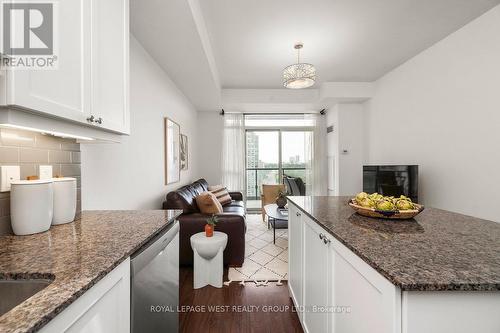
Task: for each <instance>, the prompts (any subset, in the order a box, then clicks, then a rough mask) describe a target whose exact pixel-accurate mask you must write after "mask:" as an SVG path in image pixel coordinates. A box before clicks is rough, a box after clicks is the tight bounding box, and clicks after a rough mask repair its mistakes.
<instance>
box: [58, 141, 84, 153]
mask: <svg viewBox="0 0 500 333" xmlns="http://www.w3.org/2000/svg"><path fill="white" fill-rule="evenodd" d="M61 149H62V150H66V151H80V144H79V143H77V142H76V140H70V139H62V140H61Z"/></svg>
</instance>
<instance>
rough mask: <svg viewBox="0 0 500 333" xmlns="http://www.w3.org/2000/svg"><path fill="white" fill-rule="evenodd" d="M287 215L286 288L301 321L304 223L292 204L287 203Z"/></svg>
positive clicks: (300, 214)
mask: <svg viewBox="0 0 500 333" xmlns="http://www.w3.org/2000/svg"><path fill="white" fill-rule="evenodd" d="M288 216H289V222H288V288H289V292H290V297H291V298H292V300H293V302H294V304H295V306H296V307H297V308H298V310H299V311H298V312H297V314H298V316H299V318H300V319H301V321H302V315H303V312H302V311H300V310H301V308H302V307H303V305H304V303H303V300H302V289H303V280H304V276H303V267H302V263H303V252H302V249H303V248H304V246H303V234H304V224H303V223H302V213H301V212H300V211H299V210H298V209H297V208H296V207H295V206H294V205H291V204H289V212H288Z"/></svg>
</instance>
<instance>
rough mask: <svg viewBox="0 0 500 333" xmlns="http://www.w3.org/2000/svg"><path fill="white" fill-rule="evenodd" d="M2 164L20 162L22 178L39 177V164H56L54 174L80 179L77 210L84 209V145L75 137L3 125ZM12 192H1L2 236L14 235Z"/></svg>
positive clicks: (0, 221) (0, 155)
mask: <svg viewBox="0 0 500 333" xmlns="http://www.w3.org/2000/svg"><path fill="white" fill-rule="evenodd" d="M0 165H19V166H20V170H21V179H26V177H28V176H33V175H37V176H38V173H39V172H38V166H39V165H52V172H53V175H54V176H56V175H62V176H67V177H75V178H76V179H77V188H78V189H77V200H78V201H77V211H80V210H81V174H80V144H78V143H77V142H76V140H74V139H63V138H57V137H53V136H50V135H45V134H41V133H35V132H28V131H22V130H12V129H5V128H0ZM9 197H10V192H0V235H4V234H11V233H12V229H11V227H10V198H9Z"/></svg>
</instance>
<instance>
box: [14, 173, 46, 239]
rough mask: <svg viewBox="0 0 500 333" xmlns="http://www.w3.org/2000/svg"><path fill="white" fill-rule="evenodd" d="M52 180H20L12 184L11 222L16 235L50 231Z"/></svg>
mask: <svg viewBox="0 0 500 333" xmlns="http://www.w3.org/2000/svg"><path fill="white" fill-rule="evenodd" d="M53 198H54V194H53V183H52V180H50V179H46V180H19V181H14V182H12V183H11V190H10V220H11V225H12V231H14V234H16V235H31V234H36V233H39V232H44V231H47V230H49V228H50V224H51V222H52V215H53Z"/></svg>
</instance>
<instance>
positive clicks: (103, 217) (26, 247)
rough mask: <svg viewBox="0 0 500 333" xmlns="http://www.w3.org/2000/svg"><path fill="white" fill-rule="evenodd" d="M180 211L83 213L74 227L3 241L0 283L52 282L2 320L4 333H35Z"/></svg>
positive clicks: (3, 238) (1, 326)
mask: <svg viewBox="0 0 500 333" xmlns="http://www.w3.org/2000/svg"><path fill="white" fill-rule="evenodd" d="M180 213H182V211H177V210H158V211H84V212H82V213H81V215H80V217H79V218H78V219H77V220H76V221H75V222H73V223H68V224H63V225H58V226H52V228H51V229H50V230H49V231H47V232H44V233H40V234H36V235H30V236H2V237H0V279H29V278H41V279H49V280H53V281H52V283H51V284H50V285H49V286H48V287H46V288H45V289H43V290H42V291H40V292H38V293H37V294H35V295H34V296H32V297H31V298H29V299H27V300H26V301H24V302H23V303H21V304H19V305H18V306H16V307H15V308H13V309H12V310H11V311H9V312H7V313H5V314H4V315H3V316H1V317H0V332H2V333H8V332H34V331H37V330H39V329H40V328H41V327H43V326H44V325H45V324H46V323H47V322H48V321H50V320H51V319H52V318H54V317H55V316H56V315H57V314H58V313H60V312H61V311H62V310H64V309H65V308H66V307H68V305H70V304H71V303H72V302H74V301H75V300H76V299H77V298H78V297H79V296H81V295H82V294H83V293H84V292H85V291H86V290H88V289H89V288H91V287H92V286H93V285H94V284H96V283H97V282H98V281H99V280H100V279H101V278H103V277H104V276H105V275H106V274H107V273H109V272H110V271H111V270H113V268H115V267H116V266H118V265H119V264H120V263H121V262H122V261H123V260H125V259H126V258H127V257H129V256H130V255H132V254H134V253H135V252H136V251H137V250H139V249H140V248H141V247H142V246H143V245H145V244H146V243H147V242H148V241H149V240H151V239H152V238H154V237H155V236H156V235H157V234H159V233H160V232H161V231H163V230H164V229H165V228H166V227H167V226H168V225H169V224H170V223H172V221H173V220H174V219H175V218H176V217H177V216H178V215H179V214H180Z"/></svg>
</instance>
